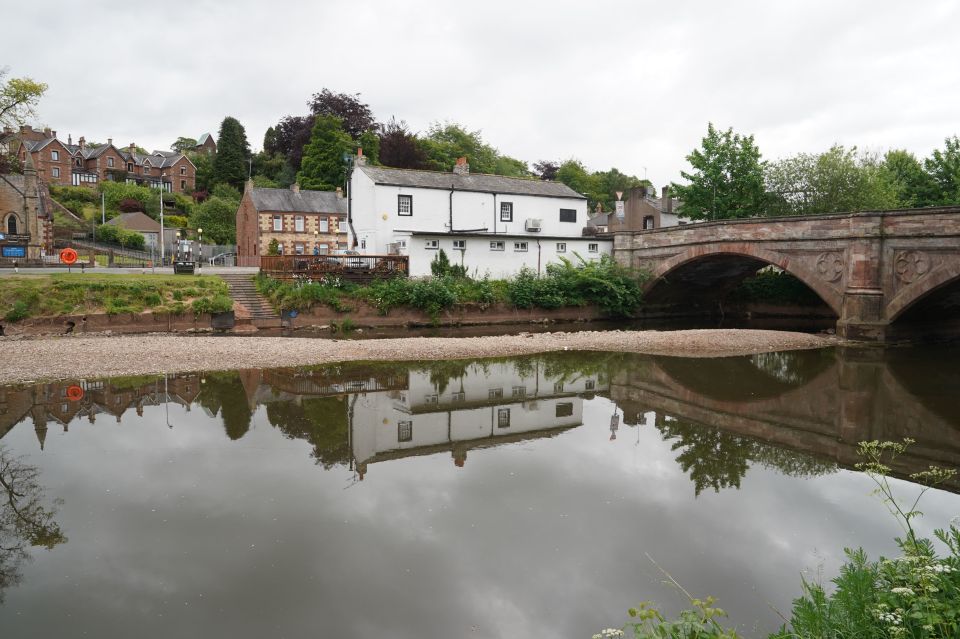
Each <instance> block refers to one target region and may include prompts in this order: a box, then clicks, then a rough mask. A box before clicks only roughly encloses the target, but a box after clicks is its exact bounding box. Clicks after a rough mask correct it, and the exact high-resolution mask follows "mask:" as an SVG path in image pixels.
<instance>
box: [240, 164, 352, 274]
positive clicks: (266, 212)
mask: <svg viewBox="0 0 960 639" xmlns="http://www.w3.org/2000/svg"><path fill="white" fill-rule="evenodd" d="M346 220H347V199H346V198H345V197H343V193H342V192H341V191H340V190H339V189H338V190H337V191H301V190H300V187H299V186H298V185H296V184H294V185H293V186H292V187H290V188H289V189H258V188H253V185H252V183H251V182H247V186H246V188H245V189H244V192H243V199H241V200H240V207H239V208H238V209H237V265H238V266H260V256H261V255H265V254H266V253H267V252H268V250H269V247H270V242H271V241H272V240H276V241H277V244H278V245H279V250H280V252H281V253H282V254H284V255H314V254H319V255H326V254H328V253H333V251H335V250H336V249H338V248H339V249H344V248H347V222H346Z"/></svg>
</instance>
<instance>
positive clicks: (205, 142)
mask: <svg viewBox="0 0 960 639" xmlns="http://www.w3.org/2000/svg"><path fill="white" fill-rule="evenodd" d="M193 150H194V151H196V152H197V153H206V154H207V155H216V153H217V141H216V140H214V139H213V136H212V135H210V134H209V133H204V134H203V135H201V136H200V137H199V138H197V146H195V147H193Z"/></svg>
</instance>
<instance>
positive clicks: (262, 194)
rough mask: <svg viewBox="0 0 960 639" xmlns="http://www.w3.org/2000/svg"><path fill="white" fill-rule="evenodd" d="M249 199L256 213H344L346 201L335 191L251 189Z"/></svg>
mask: <svg viewBox="0 0 960 639" xmlns="http://www.w3.org/2000/svg"><path fill="white" fill-rule="evenodd" d="M250 199H251V200H253V205H254V206H255V207H256V209H257V210H258V211H278V212H290V213H346V212H347V199H346V198H344V197H338V196H337V193H336V191H300V192H299V193H297V192H295V191H292V190H290V189H252V190H251V191H250Z"/></svg>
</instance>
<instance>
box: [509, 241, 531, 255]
mask: <svg viewBox="0 0 960 639" xmlns="http://www.w3.org/2000/svg"><path fill="white" fill-rule="evenodd" d="M528 250H530V243H529V242H514V243H513V252H514V253H526V252H527V251H528Z"/></svg>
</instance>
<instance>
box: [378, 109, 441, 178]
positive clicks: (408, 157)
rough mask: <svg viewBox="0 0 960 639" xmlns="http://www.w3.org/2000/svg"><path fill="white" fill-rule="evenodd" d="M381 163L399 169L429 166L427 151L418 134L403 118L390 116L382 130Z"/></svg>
mask: <svg viewBox="0 0 960 639" xmlns="http://www.w3.org/2000/svg"><path fill="white" fill-rule="evenodd" d="M379 160H380V163H381V164H383V165H384V166H392V167H395V168H398V169H425V168H427V167H428V166H429V164H428V160H427V154H426V151H425V150H424V148H423V144H422V143H421V140H420V139H419V138H418V137H417V135H416V134H414V133H411V132H410V130H409V129H408V128H407V123H406V122H404V121H403V120H399V121H398V120H397V119H396V118H390V121H389V122H387V123H386V124H385V125H384V126H383V128H382V129H381V132H380V154H379Z"/></svg>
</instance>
